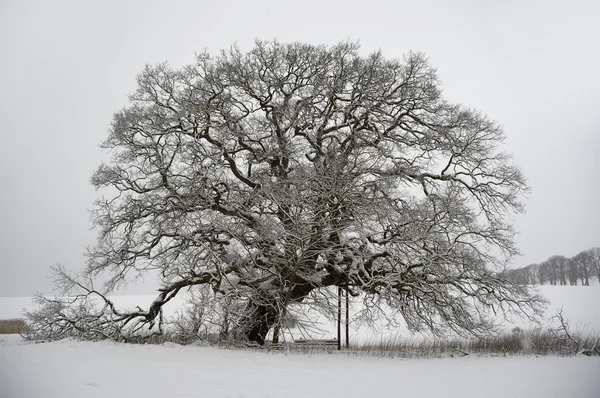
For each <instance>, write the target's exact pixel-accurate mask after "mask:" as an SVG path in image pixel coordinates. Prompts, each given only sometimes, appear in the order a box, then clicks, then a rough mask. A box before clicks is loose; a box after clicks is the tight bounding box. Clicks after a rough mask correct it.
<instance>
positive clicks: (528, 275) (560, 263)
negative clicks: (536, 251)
mask: <svg viewBox="0 0 600 398" xmlns="http://www.w3.org/2000/svg"><path fill="white" fill-rule="evenodd" d="M503 276H504V277H506V278H508V279H510V280H512V281H514V282H517V283H520V284H523V285H571V286H576V285H578V284H581V285H583V286H589V285H590V279H593V278H597V279H598V280H600V247H595V248H593V249H589V250H585V251H582V252H581V253H579V254H577V255H576V256H573V257H571V258H567V257H565V256H552V257H550V258H549V259H547V260H546V261H544V262H542V263H540V264H531V265H528V266H526V267H523V268H517V269H512V270H507V271H505V272H504V273H503Z"/></svg>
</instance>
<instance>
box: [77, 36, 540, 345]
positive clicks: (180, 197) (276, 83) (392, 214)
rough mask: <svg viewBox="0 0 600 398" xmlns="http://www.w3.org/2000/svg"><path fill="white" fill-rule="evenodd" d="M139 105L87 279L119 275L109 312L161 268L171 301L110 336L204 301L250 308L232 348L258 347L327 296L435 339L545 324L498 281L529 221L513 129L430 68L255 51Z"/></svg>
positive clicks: (215, 62) (154, 78)
mask: <svg viewBox="0 0 600 398" xmlns="http://www.w3.org/2000/svg"><path fill="white" fill-rule="evenodd" d="M130 100H131V103H130V105H129V106H128V107H126V108H125V109H123V110H121V111H119V112H117V113H116V114H115V116H114V121H113V123H112V127H111V129H110V133H109V136H108V138H107V140H106V141H105V142H104V148H106V149H107V150H109V151H110V152H111V153H112V155H113V157H112V161H111V162H110V163H109V164H102V165H101V166H100V167H99V168H98V170H97V171H96V173H95V174H94V176H93V177H92V183H93V185H94V186H95V187H96V188H98V189H102V190H104V192H106V194H107V196H106V197H105V198H103V199H101V200H99V201H98V202H97V203H96V207H95V210H94V211H93V213H92V215H93V220H94V224H95V226H96V227H97V228H98V229H99V238H98V243H97V244H96V245H95V246H94V247H92V248H91V249H90V250H89V254H88V258H89V260H88V263H87V267H86V269H85V271H84V277H85V278H95V277H97V276H98V275H100V274H103V275H109V276H110V278H109V280H108V282H107V284H106V285H105V286H104V289H103V293H102V295H103V297H106V293H108V292H110V291H111V290H113V289H114V288H115V287H117V286H120V285H121V284H122V283H125V282H126V281H127V280H128V278H131V277H137V276H139V275H144V274H146V273H147V272H149V271H152V270H158V271H159V272H160V278H161V283H162V287H161V289H160V291H159V295H158V297H157V298H156V300H155V301H154V302H153V303H152V304H151V305H150V308H149V309H148V310H147V311H138V312H131V313H128V314H120V315H119V314H118V313H115V311H112V314H113V315H114V317H115V318H116V319H115V320H114V322H113V323H112V324H113V325H120V324H123V323H124V322H126V321H127V320H128V319H129V317H133V318H136V319H140V320H141V322H143V323H152V322H154V319H155V318H156V317H157V316H158V314H159V312H160V309H161V307H162V305H163V304H164V303H165V302H167V301H169V300H170V299H171V298H172V297H174V296H175V295H177V294H178V292H179V291H180V290H181V289H186V288H189V287H191V286H197V285H208V286H211V288H212V289H213V291H214V292H215V294H216V295H219V294H226V295H228V296H230V297H235V300H236V301H237V302H238V303H241V304H243V308H244V311H243V312H242V314H241V315H239V316H238V317H237V318H236V319H235V321H234V323H233V324H234V329H235V333H236V334H237V335H238V336H242V337H244V338H246V339H248V340H250V341H256V342H258V343H260V344H264V341H265V338H266V335H267V333H268V332H269V330H270V329H271V328H272V327H273V326H275V325H276V324H277V323H278V322H279V320H280V319H281V317H282V316H284V315H285V311H286V308H287V307H288V306H290V305H292V304H294V303H300V302H303V301H304V300H305V299H306V297H307V296H308V295H309V294H310V293H311V292H315V291H316V290H319V289H323V288H327V287H330V286H331V287H340V288H341V289H344V290H346V291H347V292H348V293H349V294H351V295H353V296H361V295H362V297H365V298H368V299H373V298H377V300H380V302H385V303H386V304H387V305H389V306H390V307H391V308H394V309H395V310H396V311H398V312H399V314H401V315H402V317H403V319H404V320H405V321H406V323H407V324H408V326H409V327H411V328H413V329H423V328H425V329H430V330H432V331H434V332H444V331H448V330H452V331H456V332H459V333H469V334H476V335H477V334H481V333H485V332H486V331H487V330H488V329H489V327H490V324H491V323H490V319H489V317H488V314H489V313H490V311H493V312H496V311H499V310H501V311H517V312H521V313H524V314H526V315H527V316H532V315H534V314H535V312H536V311H537V310H538V304H539V303H540V300H539V297H537V296H535V295H532V294H531V293H530V291H529V290H528V288H527V287H525V286H521V285H518V284H516V283H513V282H511V281H509V280H507V279H505V278H503V277H501V276H500V274H499V272H500V271H502V270H503V268H504V266H505V264H506V262H507V261H508V260H510V259H511V258H512V257H513V256H514V255H516V254H517V253H518V251H517V248H516V247H515V245H514V242H513V236H514V231H513V229H512V228H511V226H510V224H509V223H508V221H507V220H508V218H507V217H506V216H507V214H511V213H518V212H521V211H522V210H523V207H522V203H521V199H522V194H523V193H524V192H525V191H527V189H528V187H527V185H526V182H525V178H524V177H523V175H522V173H521V171H520V170H519V168H517V167H516V166H514V165H513V164H512V160H511V156H510V155H508V154H506V153H504V152H502V151H501V150H500V147H499V146H500V144H501V143H502V141H503V139H504V134H503V131H502V129H501V127H500V126H499V125H498V124H496V123H495V122H493V121H491V120H489V119H487V118H486V117H485V116H483V115H482V114H481V113H479V112H477V111H475V110H472V109H469V108H466V107H463V106H459V105H455V104H451V103H449V102H447V101H446V100H444V99H443V98H442V95H441V90H440V87H439V82H438V78H437V76H436V72H435V70H434V69H433V68H432V67H431V66H430V65H429V64H428V62H427V59H426V58H425V56H424V55H422V54H419V53H410V54H408V55H407V56H405V57H404V59H402V60H394V59H386V58H385V57H383V55H382V54H381V53H379V52H377V53H374V54H371V55H369V56H367V57H363V56H361V55H360V54H359V47H358V45H356V44H353V43H341V44H338V45H335V46H331V47H324V46H321V47H318V46H312V45H306V44H299V43H295V44H280V43H278V42H260V41H259V42H257V43H256V46H255V47H254V48H253V49H252V50H251V51H249V52H247V53H243V52H241V51H240V50H239V49H238V48H236V47H233V48H231V49H230V50H229V51H224V52H222V53H221V54H220V55H218V56H215V57H212V56H210V55H209V54H207V53H201V54H199V55H197V59H196V62H195V64H193V65H190V66H187V67H185V68H182V69H179V70H173V69H171V68H169V67H168V66H167V65H166V64H161V65H157V66H148V67H146V69H145V70H144V71H143V72H142V74H141V75H140V76H139V77H138V88H137V91H136V92H135V93H134V94H133V95H132V96H131V98H130ZM77 287H78V288H81V287H82V286H77ZM89 292H90V291H89V290H88V291H87V293H89ZM109 309H110V306H109Z"/></svg>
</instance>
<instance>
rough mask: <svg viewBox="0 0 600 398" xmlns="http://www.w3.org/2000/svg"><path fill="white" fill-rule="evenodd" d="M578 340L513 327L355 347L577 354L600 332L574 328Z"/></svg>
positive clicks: (416, 352)
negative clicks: (484, 334)
mask: <svg viewBox="0 0 600 398" xmlns="http://www.w3.org/2000/svg"><path fill="white" fill-rule="evenodd" d="M572 337H573V338H574V339H575V340H576V341H577V343H578V344H576V343H575V342H574V341H572V340H570V339H567V338H564V336H561V335H557V334H556V333H553V332H551V331H547V330H540V329H537V330H530V331H521V330H518V331H513V332H509V333H502V334H499V335H497V336H493V337H488V338H480V339H461V338H454V339H434V338H409V339H389V340H385V341H379V342H372V343H367V344H363V345H362V346H360V347H356V348H355V350H356V351H358V352H360V353H363V354H366V355H369V356H378V357H404V358H415V357H426V358H431V357H444V356H465V355H469V354H476V355H491V356H498V355H500V356H506V355H577V354H579V353H581V352H583V351H584V348H588V349H590V348H593V347H598V345H597V344H598V342H599V341H600V336H598V335H597V334H595V333H586V332H574V333H572Z"/></svg>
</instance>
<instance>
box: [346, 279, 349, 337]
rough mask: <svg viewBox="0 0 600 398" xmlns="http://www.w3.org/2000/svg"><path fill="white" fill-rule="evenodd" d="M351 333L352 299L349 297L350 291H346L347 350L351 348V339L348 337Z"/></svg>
mask: <svg viewBox="0 0 600 398" xmlns="http://www.w3.org/2000/svg"><path fill="white" fill-rule="evenodd" d="M349 331H350V298H349V296H348V290H346V349H349V348H350V337H348V335H349Z"/></svg>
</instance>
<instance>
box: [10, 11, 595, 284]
mask: <svg viewBox="0 0 600 398" xmlns="http://www.w3.org/2000/svg"><path fill="white" fill-rule="evenodd" d="M598 15H600V5H599V3H598V2H597V1H564V2H553V1H502V2H500V1H497V2H492V1H489V2H488V1H476V0H473V1H452V2H449V1H437V2H432V1H387V2H384V1H377V0H370V1H360V2H353V1H348V0H345V1H324V0H321V1H312V0H304V1H294V2H288V1H283V0H279V1H256V2H249V1H245V0H241V1H189V2H183V1H169V2H167V1H165V2H156V1H138V2H133V1H127V2H120V1H110V2H109V1H104V2H94V4H91V2H82V1H72V2H64V1H53V2H48V1H39V2H28V1H6V0H4V1H2V2H1V3H0V88H1V92H2V95H1V96H0V126H1V129H0V138H1V139H0V151H1V154H2V156H1V157H0V167H1V169H0V296H15V295H31V294H32V293H33V292H34V291H36V290H40V291H44V292H49V285H48V281H47V279H46V275H47V270H48V266H49V265H52V264H55V263H62V264H64V265H65V266H67V267H68V268H71V269H78V268H81V266H82V264H83V259H84V258H83V255H82V253H83V252H84V247H85V246H86V245H89V244H92V243H93V242H94V239H95V235H94V232H93V231H91V230H90V226H91V225H90V223H89V219H88V213H87V209H89V208H91V207H92V203H93V200H94V198H95V197H96V196H97V193H96V192H95V191H94V190H93V188H92V187H91V186H90V184H89V177H90V176H91V174H92V172H93V171H94V169H95V167H96V166H98V165H99V163H100V162H101V160H102V159H103V158H106V154H104V153H103V152H102V151H101V150H100V149H99V148H98V145H99V144H100V142H101V141H102V140H103V138H104V136H105V134H106V131H107V128H108V125H109V123H110V120H111V117H112V114H113V113H114V112H115V111H117V110H118V109H120V108H121V107H123V106H125V105H126V104H127V95H128V94H130V93H132V92H133V90H134V89H135V77H136V75H137V74H138V73H139V72H140V71H141V70H142V68H143V67H144V65H145V64H146V63H150V64H152V63H157V62H162V61H169V63H170V64H171V65H172V66H175V67H177V66H181V65H183V64H186V63H189V62H192V61H193V56H194V51H200V50H202V49H204V48H206V49H208V50H209V51H210V52H212V53H215V52H217V51H218V50H220V49H222V48H227V47H229V46H230V45H231V44H232V43H233V42H235V41H237V42H238V43H239V45H240V46H241V47H242V48H243V49H245V48H249V47H250V46H251V45H252V43H253V41H254V39H255V38H262V39H272V38H278V39H279V40H280V41H282V42H289V41H303V42H310V43H314V44H323V43H324V44H332V43H336V42H338V41H340V40H345V39H350V40H358V41H360V43H361V44H362V47H363V51H364V52H365V53H367V52H371V51H374V50H377V49H382V50H383V52H384V54H385V55H386V56H387V57H401V56H402V55H403V53H405V52H407V51H408V50H411V49H412V50H417V51H423V52H425V53H426V54H427V55H428V56H429V58H430V61H431V64H432V65H433V66H435V67H436V68H437V69H438V72H439V76H440V79H441V81H442V83H443V88H444V91H445V94H446V97H447V98H449V99H450V100H452V101H454V102H459V103H463V104H465V105H468V106H471V107H474V108H477V109H479V110H481V111H483V112H484V113H486V114H487V115H489V116H490V117H492V118H493V119H495V120H498V121H499V122H501V123H502V124H503V126H504V128H505V131H506V133H507V135H508V139H507V143H506V149H507V150H508V151H509V152H512V153H513V154H514V155H515V160H516V163H517V164H519V165H520V166H521V167H522V168H523V169H524V170H525V173H526V175H527V177H528V179H529V182H530V184H531V186H532V189H533V190H532V193H531V197H530V199H529V200H528V202H527V205H528V206H527V207H528V211H527V213H526V214H525V215H522V216H519V217H518V218H517V219H516V220H515V221H516V224H515V225H516V228H517V230H518V231H519V232H520V235H519V236H517V238H516V239H517V242H518V244H519V246H520V248H521V249H522V251H523V252H524V256H523V257H521V258H519V259H517V260H516V261H515V265H519V266H520V265H526V264H529V263H533V262H540V261H543V260H545V259H546V258H547V257H549V256H550V255H552V254H564V255H566V256H572V255H574V254H576V253H577V252H579V251H581V250H584V249H587V248H590V247H593V246H599V245H600V206H599V205H598V202H599V194H600V160H599V159H600V111H599V109H600V108H599V107H600V73H599V72H598V71H600V44H599V43H600V24H599V23H598V20H597V19H598ZM153 288H154V283H152V282H148V283H145V284H143V285H141V286H137V287H134V288H132V290H131V291H130V292H132V293H140V292H149V291H151V290H152V289H153Z"/></svg>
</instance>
